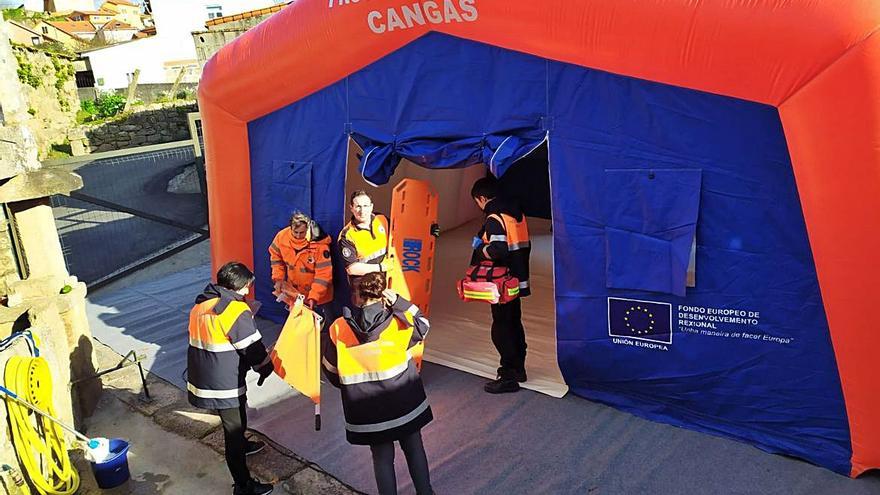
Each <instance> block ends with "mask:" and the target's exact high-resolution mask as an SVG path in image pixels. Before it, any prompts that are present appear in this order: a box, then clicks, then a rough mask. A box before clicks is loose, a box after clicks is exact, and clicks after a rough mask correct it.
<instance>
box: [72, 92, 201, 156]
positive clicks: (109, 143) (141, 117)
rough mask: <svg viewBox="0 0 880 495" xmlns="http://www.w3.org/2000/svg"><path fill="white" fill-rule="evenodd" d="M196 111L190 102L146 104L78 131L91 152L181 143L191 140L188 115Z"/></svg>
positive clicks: (195, 107) (195, 106) (196, 108)
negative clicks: (142, 107) (116, 117)
mask: <svg viewBox="0 0 880 495" xmlns="http://www.w3.org/2000/svg"><path fill="white" fill-rule="evenodd" d="M198 111H199V109H198V105H196V104H195V103H192V102H188V103H169V104H165V105H149V106H147V107H145V108H144V109H143V110H140V109H139V110H138V111H136V112H133V113H129V114H126V115H124V116H122V117H120V118H118V119H116V120H113V121H110V122H104V123H101V124H98V125H92V126H83V127H81V128H80V131H81V133H82V134H84V135H85V138H86V140H87V141H88V146H89V148H90V149H91V152H92V153H94V152H100V151H113V150H121V149H125V148H135V147H137V146H146V145H148V144H159V143H170V142H173V141H183V140H186V139H190V135H189V122H188V121H187V114H188V113H190V112H198Z"/></svg>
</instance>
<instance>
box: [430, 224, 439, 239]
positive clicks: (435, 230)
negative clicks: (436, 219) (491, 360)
mask: <svg viewBox="0 0 880 495" xmlns="http://www.w3.org/2000/svg"><path fill="white" fill-rule="evenodd" d="M431 235H432V236H434V237H440V225H438V224H436V223H432V224H431Z"/></svg>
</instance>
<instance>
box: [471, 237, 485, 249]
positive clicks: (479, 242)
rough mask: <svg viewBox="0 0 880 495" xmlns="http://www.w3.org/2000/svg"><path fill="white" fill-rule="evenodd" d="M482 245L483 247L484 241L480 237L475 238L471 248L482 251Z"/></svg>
mask: <svg viewBox="0 0 880 495" xmlns="http://www.w3.org/2000/svg"><path fill="white" fill-rule="evenodd" d="M482 245H483V239H480V238H479V237H474V238H473V240H472V241H471V247H472V248H474V249H480V247H481V246H482Z"/></svg>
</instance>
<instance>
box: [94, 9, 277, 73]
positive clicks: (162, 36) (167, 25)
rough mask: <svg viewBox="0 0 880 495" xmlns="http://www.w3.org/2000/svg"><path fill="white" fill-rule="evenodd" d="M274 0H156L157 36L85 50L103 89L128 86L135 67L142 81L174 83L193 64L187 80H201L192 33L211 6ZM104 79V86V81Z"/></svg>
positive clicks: (200, 27) (229, 12) (234, 11)
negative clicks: (183, 70)
mask: <svg viewBox="0 0 880 495" xmlns="http://www.w3.org/2000/svg"><path fill="white" fill-rule="evenodd" d="M276 3H277V2H275V1H273V0H152V2H151V5H152V7H153V21H154V22H155V25H156V35H155V36H152V37H149V38H143V39H140V40H136V41H132V42H128V43H123V44H121V45H117V46H110V47H107V48H102V49H100V50H94V51H91V52H87V53H84V54H83V56H86V57H88V58H89V60H90V62H91V67H92V71H93V73H94V75H95V85H96V86H97V87H98V89H100V90H110V89H118V88H124V87H127V86H128V83H129V76H128V74H131V73H133V72H134V69H136V68H139V69H140V70H141V73H140V76H139V77H138V83H139V84H160V83H168V82H174V79H175V77H176V76H177V72H178V70H179V67H181V66H184V65H186V66H192V71H191V72H190V73H189V74H187V75H186V77H185V78H184V82H197V81H198V79H199V76H200V75H201V69H200V67H199V64H198V60H197V57H196V48H195V45H194V43H193V39H192V32H193V31H199V30H204V29H205V22H206V21H207V20H208V9H207V7H208V6H209V5H219V6H221V8H222V12H223V14H224V15H232V14H238V13H241V12H246V11H248V10H254V9H259V8H263V7H269V6H272V5H275V4H276ZM102 81H103V83H104V84H103V85H102V84H100V82H102Z"/></svg>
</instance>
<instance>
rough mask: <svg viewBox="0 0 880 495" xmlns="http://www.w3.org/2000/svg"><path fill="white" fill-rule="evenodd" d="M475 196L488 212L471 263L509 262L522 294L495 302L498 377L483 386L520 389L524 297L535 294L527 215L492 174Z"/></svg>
mask: <svg viewBox="0 0 880 495" xmlns="http://www.w3.org/2000/svg"><path fill="white" fill-rule="evenodd" d="M471 197H473V198H474V202H476V203H477V206H478V207H479V208H480V209H481V210H483V212H484V213H485V214H486V220H485V222H484V224H483V227H482V228H481V229H480V231H479V232H478V233H477V236H476V237H474V242H473V248H474V251H473V254H472V255H471V265H472V266H473V265H477V264H480V263H482V262H488V263H491V264H493V265H500V266H506V267H508V268H509V269H510V273H511V275H513V276H514V277H516V278H517V279H518V280H519V295H518V297H517V298H516V299H514V300H512V301H510V302H507V303H499V304H492V305H491V308H492V329H491V336H492V344H493V345H494V346H495V349H497V350H498V354H499V356H500V360H499V365H500V366H499V367H498V374H497V378H496V379H495V380H493V381H491V382H488V383H486V384H485V385H484V386H483V388H484V390H485V391H486V392H489V393H491V394H499V393H507V392H516V391H518V390H519V389H520V386H519V384H520V383H521V382H524V381H526V379H527V377H526V368H525V365H526V348H527V347H528V346H527V345H526V336H525V328H523V324H522V301H521V298H522V297H526V296H528V295H529V294H531V287H530V285H529V255H530V253H531V241H530V240H529V229H528V226H527V224H526V217H525V215H523V213H522V212H521V211H520V210H519V208H517V207H516V206H515V205H513V204H508V203H505V202H504V199H503V198H501V197H500V194H499V186H498V181H497V180H496V179H494V178H491V177H484V178H482V179H479V180H477V181H476V182H475V183H474V185H473V187H472V188H471Z"/></svg>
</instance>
